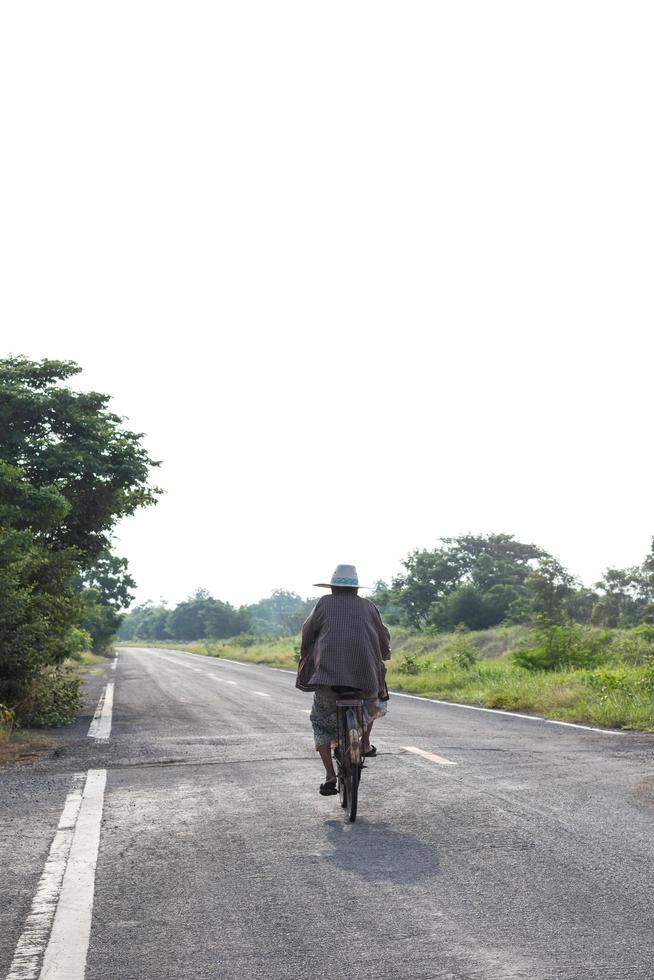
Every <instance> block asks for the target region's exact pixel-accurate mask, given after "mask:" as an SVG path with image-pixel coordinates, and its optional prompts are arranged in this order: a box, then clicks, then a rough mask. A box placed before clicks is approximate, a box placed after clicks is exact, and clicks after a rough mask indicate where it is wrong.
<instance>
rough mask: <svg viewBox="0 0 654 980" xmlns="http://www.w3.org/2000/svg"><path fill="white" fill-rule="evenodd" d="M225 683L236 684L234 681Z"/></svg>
mask: <svg viewBox="0 0 654 980" xmlns="http://www.w3.org/2000/svg"><path fill="white" fill-rule="evenodd" d="M226 683H227V684H236V681H227V682H226Z"/></svg>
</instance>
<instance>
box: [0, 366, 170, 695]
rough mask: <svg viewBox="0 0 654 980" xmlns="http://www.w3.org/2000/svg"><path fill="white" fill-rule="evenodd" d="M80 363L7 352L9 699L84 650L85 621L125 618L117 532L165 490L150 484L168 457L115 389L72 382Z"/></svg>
mask: <svg viewBox="0 0 654 980" xmlns="http://www.w3.org/2000/svg"><path fill="white" fill-rule="evenodd" d="M79 371H80V368H79V367H78V366H77V365H76V364H74V363H73V362H71V361H53V360H43V361H30V360H28V359H27V358H24V357H13V358H8V359H6V360H0V502H1V503H0V592H1V593H2V594H1V596H0V700H4V701H6V702H7V703H9V704H12V703H16V702H19V701H20V699H21V698H22V697H23V696H24V695H25V693H26V691H27V689H28V688H29V687H30V685H31V684H32V683H33V682H34V681H35V678H36V675H37V674H38V673H39V672H40V671H41V670H42V668H43V667H45V666H50V667H51V666H52V665H56V664H58V663H60V662H61V661H62V660H64V659H65V658H66V657H67V656H68V655H69V654H71V653H72V652H74V651H75V650H77V649H78V647H79V643H80V637H81V636H82V635H83V634H82V633H81V632H80V630H79V628H78V627H79V624H80V623H81V622H82V620H84V619H86V621H87V623H89V625H91V626H92V628H93V629H94V630H95V631H96V633H97V636H98V641H99V642H100V637H104V638H105V639H106V638H107V637H108V635H109V633H110V627H114V628H115V625H116V622H117V620H118V618H119V617H118V613H117V609H118V608H119V607H120V605H121V603H123V602H124V600H125V598H126V595H127V593H128V591H129V587H130V583H131V579H130V578H129V576H128V575H127V574H126V568H125V564H124V561H123V559H114V558H113V557H111V556H109V555H108V553H107V551H108V548H109V545H110V536H111V530H112V528H113V527H114V525H115V524H116V522H117V521H118V520H119V519H120V518H122V517H124V516H126V515H128V514H131V513H133V512H134V510H136V508H137V507H140V506H147V505H149V504H152V503H154V502H155V501H156V497H157V495H158V493H159V492H160V491H158V490H157V488H156V487H150V486H149V485H148V482H147V480H148V474H149V470H150V468H151V467H152V466H157V465H158V464H157V463H156V462H155V461H153V460H151V459H150V457H149V456H148V454H147V453H146V452H145V450H144V449H143V447H142V446H141V444H140V439H141V436H140V434H138V433H134V432H130V431H129V430H126V429H124V428H123V427H122V425H121V423H122V421H123V420H122V419H120V418H119V417H118V416H116V415H114V414H112V413H111V412H109V410H108V408H107V404H108V401H109V398H108V396H107V395H100V394H98V393H97V392H89V393H80V392H74V391H72V390H70V389H69V388H67V387H65V386H64V385H63V384H62V382H64V381H66V380H67V379H68V378H70V377H72V376H73V375H75V374H77V373H78V372H79ZM116 563H117V564H116ZM85 576H86V581H87V585H90V587H84V586H83V584H82V583H83V581H84V579H85ZM112 578H113V584H111V583H112ZM132 584H133V583H132ZM112 590H113V591H112ZM103 642H104V641H103ZM75 683H76V682H75ZM74 700H75V699H74V698H73V699H71V700H70V704H71V705H73V704H74Z"/></svg>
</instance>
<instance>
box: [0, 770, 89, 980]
mask: <svg viewBox="0 0 654 980" xmlns="http://www.w3.org/2000/svg"><path fill="white" fill-rule="evenodd" d="M83 778H84V776H83V774H82V773H78V774H76V776H75V785H74V788H73V790H72V791H71V792H70V793H69V794H68V796H67V797H66V802H65V804H64V809H63V811H62V814H61V818H60V820H59V826H58V827H57V832H56V833H55V837H54V840H53V842H52V845H51V847H50V852H49V854H48V858H47V860H46V864H45V868H44V869H43V874H42V875H41V880H40V881H39V884H38V887H37V890H36V894H35V896H34V900H33V901H32V907H31V909H30V912H29V915H28V917H27V921H26V922H25V927H24V929H23V933H22V935H21V937H20V939H19V940H18V944H17V946H16V951H15V953H14V958H13V960H12V963H11V966H10V968H9V973H8V974H7V978H6V980H37V978H38V980H64V978H65V980H84V974H85V971H86V955H87V952H88V946H89V937H90V935H91V917H92V912H93V893H94V890H95V867H96V864H97V860H98V849H99V845H100V823H101V820H102V807H103V803H104V789H105V785H106V780H107V771H106V769H90V770H89V771H88V773H87V776H86V783H85V785H84V789H83V790H82V788H81V784H82V780H83ZM39 967H40V970H39Z"/></svg>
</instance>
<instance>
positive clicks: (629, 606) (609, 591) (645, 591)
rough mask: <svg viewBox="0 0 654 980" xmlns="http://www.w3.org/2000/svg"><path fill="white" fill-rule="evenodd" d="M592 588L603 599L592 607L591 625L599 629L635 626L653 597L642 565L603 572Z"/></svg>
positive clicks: (644, 567)
mask: <svg viewBox="0 0 654 980" xmlns="http://www.w3.org/2000/svg"><path fill="white" fill-rule="evenodd" d="M646 562H647V559H646ZM595 588H597V589H599V590H600V592H602V593H603V595H601V596H600V597H599V599H598V600H597V602H596V603H595V605H594V607H593V612H592V621H593V623H596V624H597V625H601V626H608V627H616V626H636V625H637V624H638V623H639V622H640V620H641V617H642V613H643V610H644V609H645V606H646V605H647V604H648V602H650V601H651V600H652V598H653V597H654V592H653V590H652V588H651V585H650V581H649V576H648V573H647V566H646V564H645V565H644V566H643V567H642V568H641V567H639V566H635V567H633V568H607V569H606V571H605V572H604V576H603V577H602V579H601V581H599V582H597V584H596V586H595Z"/></svg>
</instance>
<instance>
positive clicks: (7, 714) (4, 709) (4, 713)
mask: <svg viewBox="0 0 654 980" xmlns="http://www.w3.org/2000/svg"><path fill="white" fill-rule="evenodd" d="M14 720H15V713H14V712H13V711H12V710H11V708H10V707H9V706H8V705H6V704H0V738H1V737H2V736H3V735H8V734H9V733H10V732H11V730H12V728H13V727H14Z"/></svg>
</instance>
